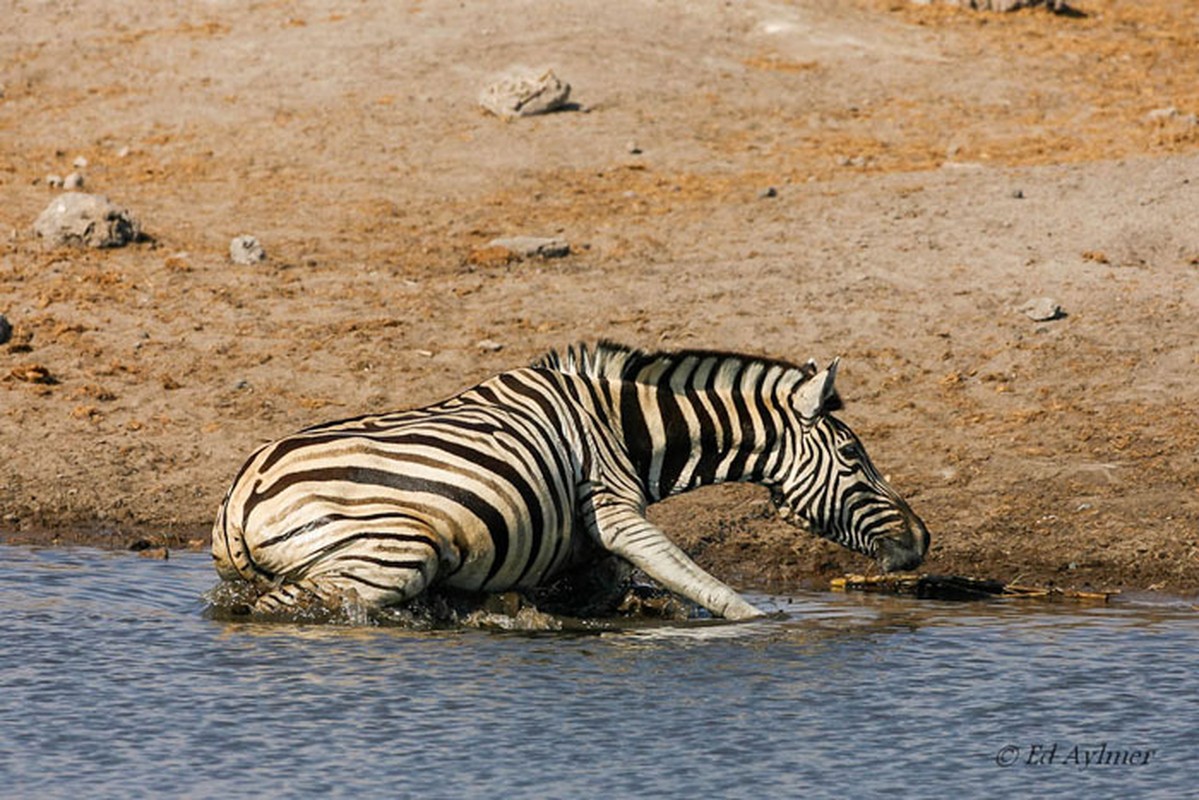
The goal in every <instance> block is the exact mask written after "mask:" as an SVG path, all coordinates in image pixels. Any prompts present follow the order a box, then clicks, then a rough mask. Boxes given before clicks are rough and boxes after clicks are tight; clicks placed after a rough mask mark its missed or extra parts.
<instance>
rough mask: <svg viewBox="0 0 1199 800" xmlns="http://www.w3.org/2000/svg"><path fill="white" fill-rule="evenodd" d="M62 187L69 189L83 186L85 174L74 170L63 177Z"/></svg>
mask: <svg viewBox="0 0 1199 800" xmlns="http://www.w3.org/2000/svg"><path fill="white" fill-rule="evenodd" d="M62 188H64V189H66V190H67V191H73V190H75V189H82V188H83V176H82V175H80V174H79V173H78V172H72V173H71V174H70V175H68V176H67V177H65V178H63V179H62Z"/></svg>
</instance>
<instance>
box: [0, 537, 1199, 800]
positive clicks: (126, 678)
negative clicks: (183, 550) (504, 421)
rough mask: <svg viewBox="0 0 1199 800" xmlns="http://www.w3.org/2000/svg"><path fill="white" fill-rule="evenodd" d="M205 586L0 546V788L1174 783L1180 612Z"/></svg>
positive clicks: (465, 793) (710, 790)
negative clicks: (640, 601)
mask: <svg viewBox="0 0 1199 800" xmlns="http://www.w3.org/2000/svg"><path fill="white" fill-rule="evenodd" d="M215 582H216V580H215V574H214V573H213V572H212V571H211V568H210V565H209V559H208V557H207V556H206V555H201V554H176V555H172V557H171V559H170V560H169V561H155V560H149V559H141V558H137V557H136V556H132V555H129V554H124V553H106V552H100V551H95V550H86V549H79V550H57V549H55V550H36V549H28V548H21V547H0V615H2V616H0V796H4V797H9V796H11V797H39V798H40V797H68V796H70V797H74V798H82V797H87V798H92V797H167V796H170V797H183V796H186V797H231V796H253V797H274V796H288V797H295V796H311V795H317V794H319V795H322V796H354V797H367V796H371V797H374V796H379V797H422V798H423V797H434V798H435V797H487V798H491V797H496V798H500V797H563V798H584V797H613V798H618V797H686V798H710V797H746V798H750V797H753V798H758V797H800V796H857V797H871V796H883V795H888V796H925V797H936V796H949V793H950V792H952V793H953V795H954V796H956V795H958V794H959V793H960V791H961V790H962V789H963V788H970V787H974V788H976V789H985V790H986V791H987V796H993V797H1001V796H1032V795H1036V796H1041V797H1053V796H1057V797H1082V796H1087V797H1107V796H1110V797H1121V796H1126V797H1127V796H1138V797H1154V796H1156V797H1181V796H1188V793H1190V792H1193V787H1194V785H1195V777H1196V775H1197V774H1199V733H1197V730H1199V682H1197V680H1196V675H1197V674H1199V669H1197V667H1199V625H1197V624H1196V612H1195V611H1194V610H1193V609H1192V608H1191V606H1189V605H1188V604H1186V603H1161V602H1157V603H1153V604H1149V603H1137V602H1134V601H1130V600H1122V601H1119V602H1117V603H1114V604H1112V605H1109V606H1081V605H1074V604H1051V603H1043V602H1029V601H1019V602H998V601H997V602H976V603H941V602H930V601H918V600H910V599H904V598H888V597H880V596H857V595H840V594H827V593H804V594H797V595H795V596H794V597H787V598H778V597H771V598H767V597H755V598H753V599H754V600H755V602H758V603H759V604H762V605H767V606H770V607H772V608H774V609H777V610H778V611H780V612H781V614H779V615H778V616H777V617H776V618H771V619H769V620H767V621H764V622H756V623H750V624H740V625H726V624H721V623H712V622H706V623H687V624H675V625H661V624H657V625H653V624H646V625H644V626H640V627H637V626H634V627H633V628H632V629H628V630H622V631H616V632H606V633H596V634H590V635H583V634H578V633H570V634H568V633H503V632H495V631H486V630H451V631H435V632H429V631H412V630H404V629H402V628H394V627H350V626H334V625H324V626H314V625H307V626H304V625H292V624H262V623H248V622H222V621H216V620H213V619H211V618H210V617H209V616H208V615H206V614H205V613H204V608H205V603H204V600H203V598H202V595H203V594H204V592H206V591H207V590H209V589H210V588H211V587H212V586H213V585H214V584H215ZM1088 756H1089V757H1090V758H1091V762H1092V763H1091V764H1090V765H1089V766H1088V765H1087V764H1086V763H1085V762H1086V760H1087V757H1088ZM1189 796H1193V795H1189Z"/></svg>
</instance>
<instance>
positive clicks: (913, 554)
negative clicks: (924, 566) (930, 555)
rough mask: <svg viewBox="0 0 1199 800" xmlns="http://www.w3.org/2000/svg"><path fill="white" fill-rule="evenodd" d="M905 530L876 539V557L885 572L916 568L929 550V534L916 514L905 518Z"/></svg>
mask: <svg viewBox="0 0 1199 800" xmlns="http://www.w3.org/2000/svg"><path fill="white" fill-rule="evenodd" d="M905 522H906V524H905V525H904V527H903V530H902V531H900V532H899V533H897V534H894V535H890V536H880V537H879V538H878V539H875V546H874V558H875V560H876V561H878V565H879V567H881V568H882V570H883V571H884V572H903V571H904V570H910V569H915V568H916V567H918V566H919V565H920V562H921V561H923V560H924V555H925V554H926V553H927V552H928V544H929V535H928V529H927V528H925V527H924V523H923V522H922V521H921V520H920V518H919V517H917V516H916V515H915V514H913V515H911V516H910V517H908V518H907V519H906V520H905Z"/></svg>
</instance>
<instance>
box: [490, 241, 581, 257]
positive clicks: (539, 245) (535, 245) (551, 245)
mask: <svg viewBox="0 0 1199 800" xmlns="http://www.w3.org/2000/svg"><path fill="white" fill-rule="evenodd" d="M487 246H488V247H502V248H504V249H505V250H507V251H509V252H511V253H512V254H513V255H516V256H519V257H520V258H562V257H563V256H568V255H570V244H569V243H568V242H567V241H566V240H565V239H557V238H553V239H549V238H543V237H540V236H504V237H501V238H499V239H492V240H491V241H490V242H488V243H487Z"/></svg>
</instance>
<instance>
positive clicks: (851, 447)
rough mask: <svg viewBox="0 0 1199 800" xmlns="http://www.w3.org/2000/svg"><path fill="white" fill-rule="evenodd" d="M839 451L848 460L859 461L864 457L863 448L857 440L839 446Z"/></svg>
mask: <svg viewBox="0 0 1199 800" xmlns="http://www.w3.org/2000/svg"><path fill="white" fill-rule="evenodd" d="M837 452H838V453H840V454H841V457H842V458H844V459H845V460H846V461H857V460H859V459H860V458H861V457H862V448H860V447H858V444H857V442H849V443H848V444H843V445H841V446H840V447H839V448H837Z"/></svg>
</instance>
